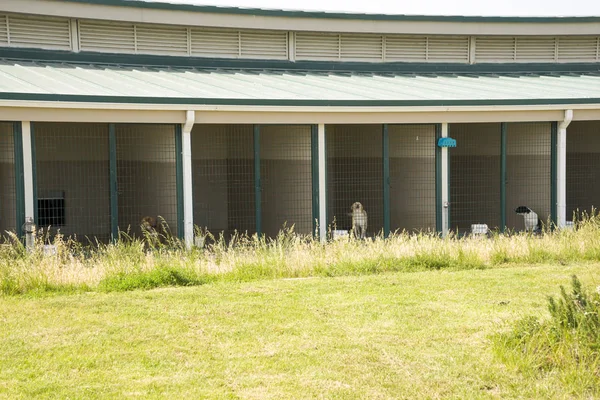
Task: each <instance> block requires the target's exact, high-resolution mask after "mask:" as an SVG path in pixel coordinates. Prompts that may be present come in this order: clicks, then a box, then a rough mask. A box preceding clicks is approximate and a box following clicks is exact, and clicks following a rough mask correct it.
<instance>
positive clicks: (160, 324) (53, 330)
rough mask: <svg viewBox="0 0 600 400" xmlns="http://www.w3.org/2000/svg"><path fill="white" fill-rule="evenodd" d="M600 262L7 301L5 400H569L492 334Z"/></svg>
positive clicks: (0, 393) (538, 308) (588, 280)
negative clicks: (510, 358)
mask: <svg viewBox="0 0 600 400" xmlns="http://www.w3.org/2000/svg"><path fill="white" fill-rule="evenodd" d="M599 266H600V265H598V264H578V265H567V266H563V265H542V266H510V267H505V268H493V269H484V270H464V271H454V272H448V271H428V272H416V273H389V274H381V275H367V276H359V277H338V278H320V277H319V278H308V279H288V280H286V279H280V280H268V281H254V282H250V283H232V282H220V283H213V284H207V285H203V286H197V287H187V288H182V287H178V288H165V289H156V290H150V291H133V292H121V293H120V292H115V293H98V292H90V293H81V294H75V295H65V294H63V295H55V296H46V297H25V296H4V297H2V296H0V397H1V398H10V399H15V398H31V397H41V398H107V397H108V398H134V397H138V398H153V397H155V398H158V397H161V398H165V397H167V398H184V397H185V398H251V399H265V398H274V399H281V398H294V399H295V398H344V399H345V398H360V399H365V398H368V399H377V398H444V399H445V398H503V399H505V398H565V397H571V396H573V395H575V396H577V395H578V394H577V393H573V392H571V391H570V389H568V388H567V387H565V386H564V385H563V384H562V383H561V382H560V380H559V378H557V376H556V374H552V373H550V374H547V375H541V376H537V377H531V376H523V375H521V374H520V373H519V372H517V371H516V370H514V369H513V368H511V367H507V366H506V365H504V364H503V363H502V362H500V361H499V360H498V359H497V358H495V357H494V354H493V351H492V349H491V343H490V335H493V334H495V333H497V332H501V331H504V330H507V329H509V327H510V326H511V325H512V322H513V321H515V320H516V319H519V318H521V317H523V316H527V315H536V316H546V315H547V311H546V296H547V295H549V294H557V293H558V291H559V285H565V286H568V285H569V282H570V276H571V275H572V274H577V275H578V276H579V278H580V279H581V280H582V282H584V284H587V285H589V286H591V285H596V284H598V282H597V281H596V279H597V278H598V273H597V271H598V267H599Z"/></svg>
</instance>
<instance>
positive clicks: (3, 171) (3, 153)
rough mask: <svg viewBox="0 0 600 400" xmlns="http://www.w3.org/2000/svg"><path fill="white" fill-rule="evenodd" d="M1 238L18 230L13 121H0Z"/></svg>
mask: <svg viewBox="0 0 600 400" xmlns="http://www.w3.org/2000/svg"><path fill="white" fill-rule="evenodd" d="M0 188H2V189H1V190H0V238H2V237H4V236H5V234H6V232H7V231H12V232H15V231H16V230H17V226H16V225H17V222H16V216H17V210H16V204H17V191H16V181H15V142H14V133H13V123H11V122H0Z"/></svg>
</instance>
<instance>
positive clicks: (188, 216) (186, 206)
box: [181, 111, 196, 248]
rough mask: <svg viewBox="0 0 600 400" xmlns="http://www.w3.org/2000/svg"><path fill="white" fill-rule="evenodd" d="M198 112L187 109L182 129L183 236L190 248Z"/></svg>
mask: <svg viewBox="0 0 600 400" xmlns="http://www.w3.org/2000/svg"><path fill="white" fill-rule="evenodd" d="M195 122H196V113H195V112H194V111H187V112H186V118H185V124H184V125H183V129H182V135H181V136H182V138H181V153H182V164H183V237H184V239H185V244H186V246H187V247H188V248H190V247H191V246H192V244H193V243H194V199H193V197H192V137H191V132H192V128H193V127H194V123H195Z"/></svg>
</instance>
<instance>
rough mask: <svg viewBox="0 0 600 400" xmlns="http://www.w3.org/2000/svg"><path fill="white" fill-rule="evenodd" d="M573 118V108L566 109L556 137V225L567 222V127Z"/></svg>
mask: <svg viewBox="0 0 600 400" xmlns="http://www.w3.org/2000/svg"><path fill="white" fill-rule="evenodd" d="M572 120H573V110H565V118H564V120H562V121H560V122H559V123H558V132H557V137H556V219H557V221H556V225H557V226H558V228H564V227H565V226H566V224H567V127H568V126H569V124H570V123H571V121H572Z"/></svg>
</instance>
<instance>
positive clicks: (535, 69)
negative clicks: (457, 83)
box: [1, 48, 600, 75]
mask: <svg viewBox="0 0 600 400" xmlns="http://www.w3.org/2000/svg"><path fill="white" fill-rule="evenodd" d="M1 57H2V59H6V60H10V61H15V62H19V61H22V62H48V63H70V64H94V65H102V66H104V65H120V66H131V67H175V68H176V67H179V68H197V69H215V68H222V69H246V70H252V69H257V70H263V69H267V70H275V71H276V70H293V71H324V72H335V71H339V72H366V73H369V72H373V73H375V72H389V73H397V74H420V75H423V74H428V73H431V74H440V73H444V74H469V73H472V74H510V73H515V74H521V73H533V74H536V73H544V74H545V73H584V72H588V73H589V72H598V73H600V63H477V64H466V63H412V62H386V63H370V62H348V61H289V60H257V59H225V58H205V57H182V56H161V55H143V54H120V53H96V52H79V53H74V52H69V51H61V50H41V49H27V48H5V49H2V53H1Z"/></svg>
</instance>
